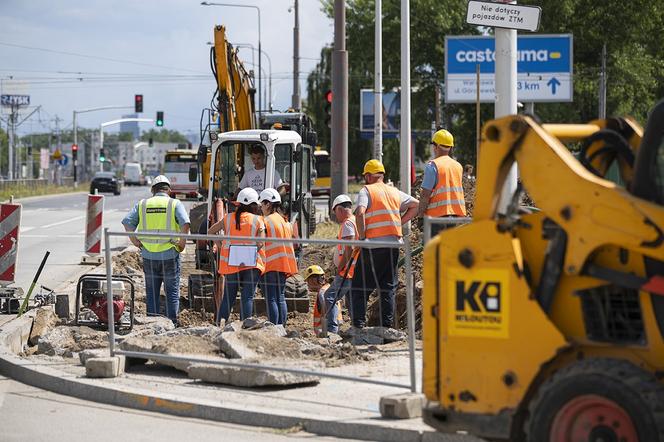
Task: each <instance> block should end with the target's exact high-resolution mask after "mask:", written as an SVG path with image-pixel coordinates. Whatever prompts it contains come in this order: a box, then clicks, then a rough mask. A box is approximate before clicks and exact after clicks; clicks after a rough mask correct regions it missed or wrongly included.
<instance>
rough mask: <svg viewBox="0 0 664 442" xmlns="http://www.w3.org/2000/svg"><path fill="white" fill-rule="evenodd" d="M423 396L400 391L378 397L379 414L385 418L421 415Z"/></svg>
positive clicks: (405, 417) (408, 417)
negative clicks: (399, 392)
mask: <svg viewBox="0 0 664 442" xmlns="http://www.w3.org/2000/svg"><path fill="white" fill-rule="evenodd" d="M423 406H424V396H423V395H422V394H419V393H401V394H394V395H390V396H383V397H381V398H380V415H381V416H383V417H384V418H387V419H413V418H416V417H420V416H422V407H423Z"/></svg>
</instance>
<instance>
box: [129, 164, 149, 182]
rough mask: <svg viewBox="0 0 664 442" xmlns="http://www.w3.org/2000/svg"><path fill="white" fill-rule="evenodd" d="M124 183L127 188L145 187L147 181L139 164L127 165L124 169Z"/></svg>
mask: <svg viewBox="0 0 664 442" xmlns="http://www.w3.org/2000/svg"><path fill="white" fill-rule="evenodd" d="M124 182H125V184H126V185H127V186H131V185H135V186H143V185H144V184H145V179H144V178H143V171H142V170H141V165H140V164H139V163H127V164H125V167H124Z"/></svg>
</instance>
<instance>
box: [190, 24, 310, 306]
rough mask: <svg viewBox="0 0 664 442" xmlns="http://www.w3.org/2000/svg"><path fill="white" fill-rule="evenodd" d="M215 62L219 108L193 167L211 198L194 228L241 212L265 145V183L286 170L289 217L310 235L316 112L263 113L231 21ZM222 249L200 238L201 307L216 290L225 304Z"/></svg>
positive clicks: (208, 114)
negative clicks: (241, 194) (240, 194)
mask: <svg viewBox="0 0 664 442" xmlns="http://www.w3.org/2000/svg"><path fill="white" fill-rule="evenodd" d="M210 66H211V70H212V74H213V75H214V78H215V82H216V84H217V88H216V91H215V93H214V96H213V98H212V106H211V108H209V109H204V110H203V112H202V114H201V144H200V146H199V149H198V167H197V168H192V169H190V172H189V174H190V176H189V178H190V180H191V181H193V180H194V179H196V178H197V180H198V184H199V185H198V187H199V194H201V195H202V196H203V198H204V199H205V200H206V202H205V203H204V204H200V205H198V206H195V207H194V208H192V209H191V211H190V215H191V216H190V218H191V229H192V231H193V232H197V233H206V232H207V229H208V227H209V226H210V225H212V224H214V223H215V222H217V221H218V220H220V219H222V218H223V216H224V214H225V213H227V212H228V211H232V210H233V206H232V204H231V202H232V201H233V198H234V195H235V194H236V192H237V190H238V185H239V182H240V180H241V178H242V176H243V174H244V172H245V171H246V170H247V169H246V167H247V165H249V164H251V160H250V158H251V156H250V149H252V148H256V147H260V148H261V150H262V151H263V152H264V153H265V156H266V167H265V169H264V170H265V177H264V182H266V183H269V182H273V177H274V176H275V174H277V173H278V174H279V176H280V177H281V178H282V180H283V181H284V185H283V186H282V188H281V189H280V192H281V193H282V201H283V207H284V211H285V215H286V216H287V217H288V219H289V220H290V221H291V222H292V223H293V224H294V225H295V226H297V229H298V232H297V233H298V235H299V236H300V237H301V238H308V237H309V235H310V234H311V233H313V231H314V230H315V225H316V224H315V206H314V201H313V197H312V195H311V186H312V181H313V180H312V176H313V174H314V172H313V171H314V158H313V148H312V145H315V144H316V133H315V132H314V131H313V130H312V127H313V126H312V125H311V124H310V119H309V117H307V116H306V115H305V114H303V113H294V112H290V113H279V114H275V115H274V116H272V117H268V116H269V113H265V112H260V111H259V112H256V109H255V106H254V95H255V93H256V89H255V88H254V85H253V78H252V75H250V73H249V72H247V70H246V69H245V67H244V64H243V63H242V61H241V60H240V58H239V56H238V50H237V48H235V47H233V45H232V44H231V43H230V42H229V41H228V39H227V36H226V29H225V27H224V26H215V28H214V46H213V47H212V48H211V49H210ZM306 123H309V124H306ZM266 125H267V126H266ZM216 255H217V251H216V249H215V247H214V245H213V244H212V243H211V242H208V241H198V242H197V247H196V268H197V269H200V270H204V271H206V272H208V274H197V275H192V278H191V279H190V281H189V292H190V299H189V301H190V305H192V306H193V307H194V308H198V307H199V306H200V305H201V304H204V303H205V300H209V299H210V292H211V291H213V292H214V299H215V307H214V308H215V309H216V308H217V307H216V306H218V305H219V302H220V299H221V286H222V284H221V283H220V278H219V277H218V275H217V268H216V263H217V261H218V260H217V256H216Z"/></svg>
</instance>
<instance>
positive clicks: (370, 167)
mask: <svg viewBox="0 0 664 442" xmlns="http://www.w3.org/2000/svg"><path fill="white" fill-rule="evenodd" d="M367 173H385V166H383V163H381V162H380V161H378V160H369V161H367V162H366V163H365V164H364V172H362V175H366V174H367Z"/></svg>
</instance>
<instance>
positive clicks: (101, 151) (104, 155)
mask: <svg viewBox="0 0 664 442" xmlns="http://www.w3.org/2000/svg"><path fill="white" fill-rule="evenodd" d="M99 161H100V162H102V163H103V162H104V161H106V154H105V153H104V148H103V147H102V148H101V149H99Z"/></svg>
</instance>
